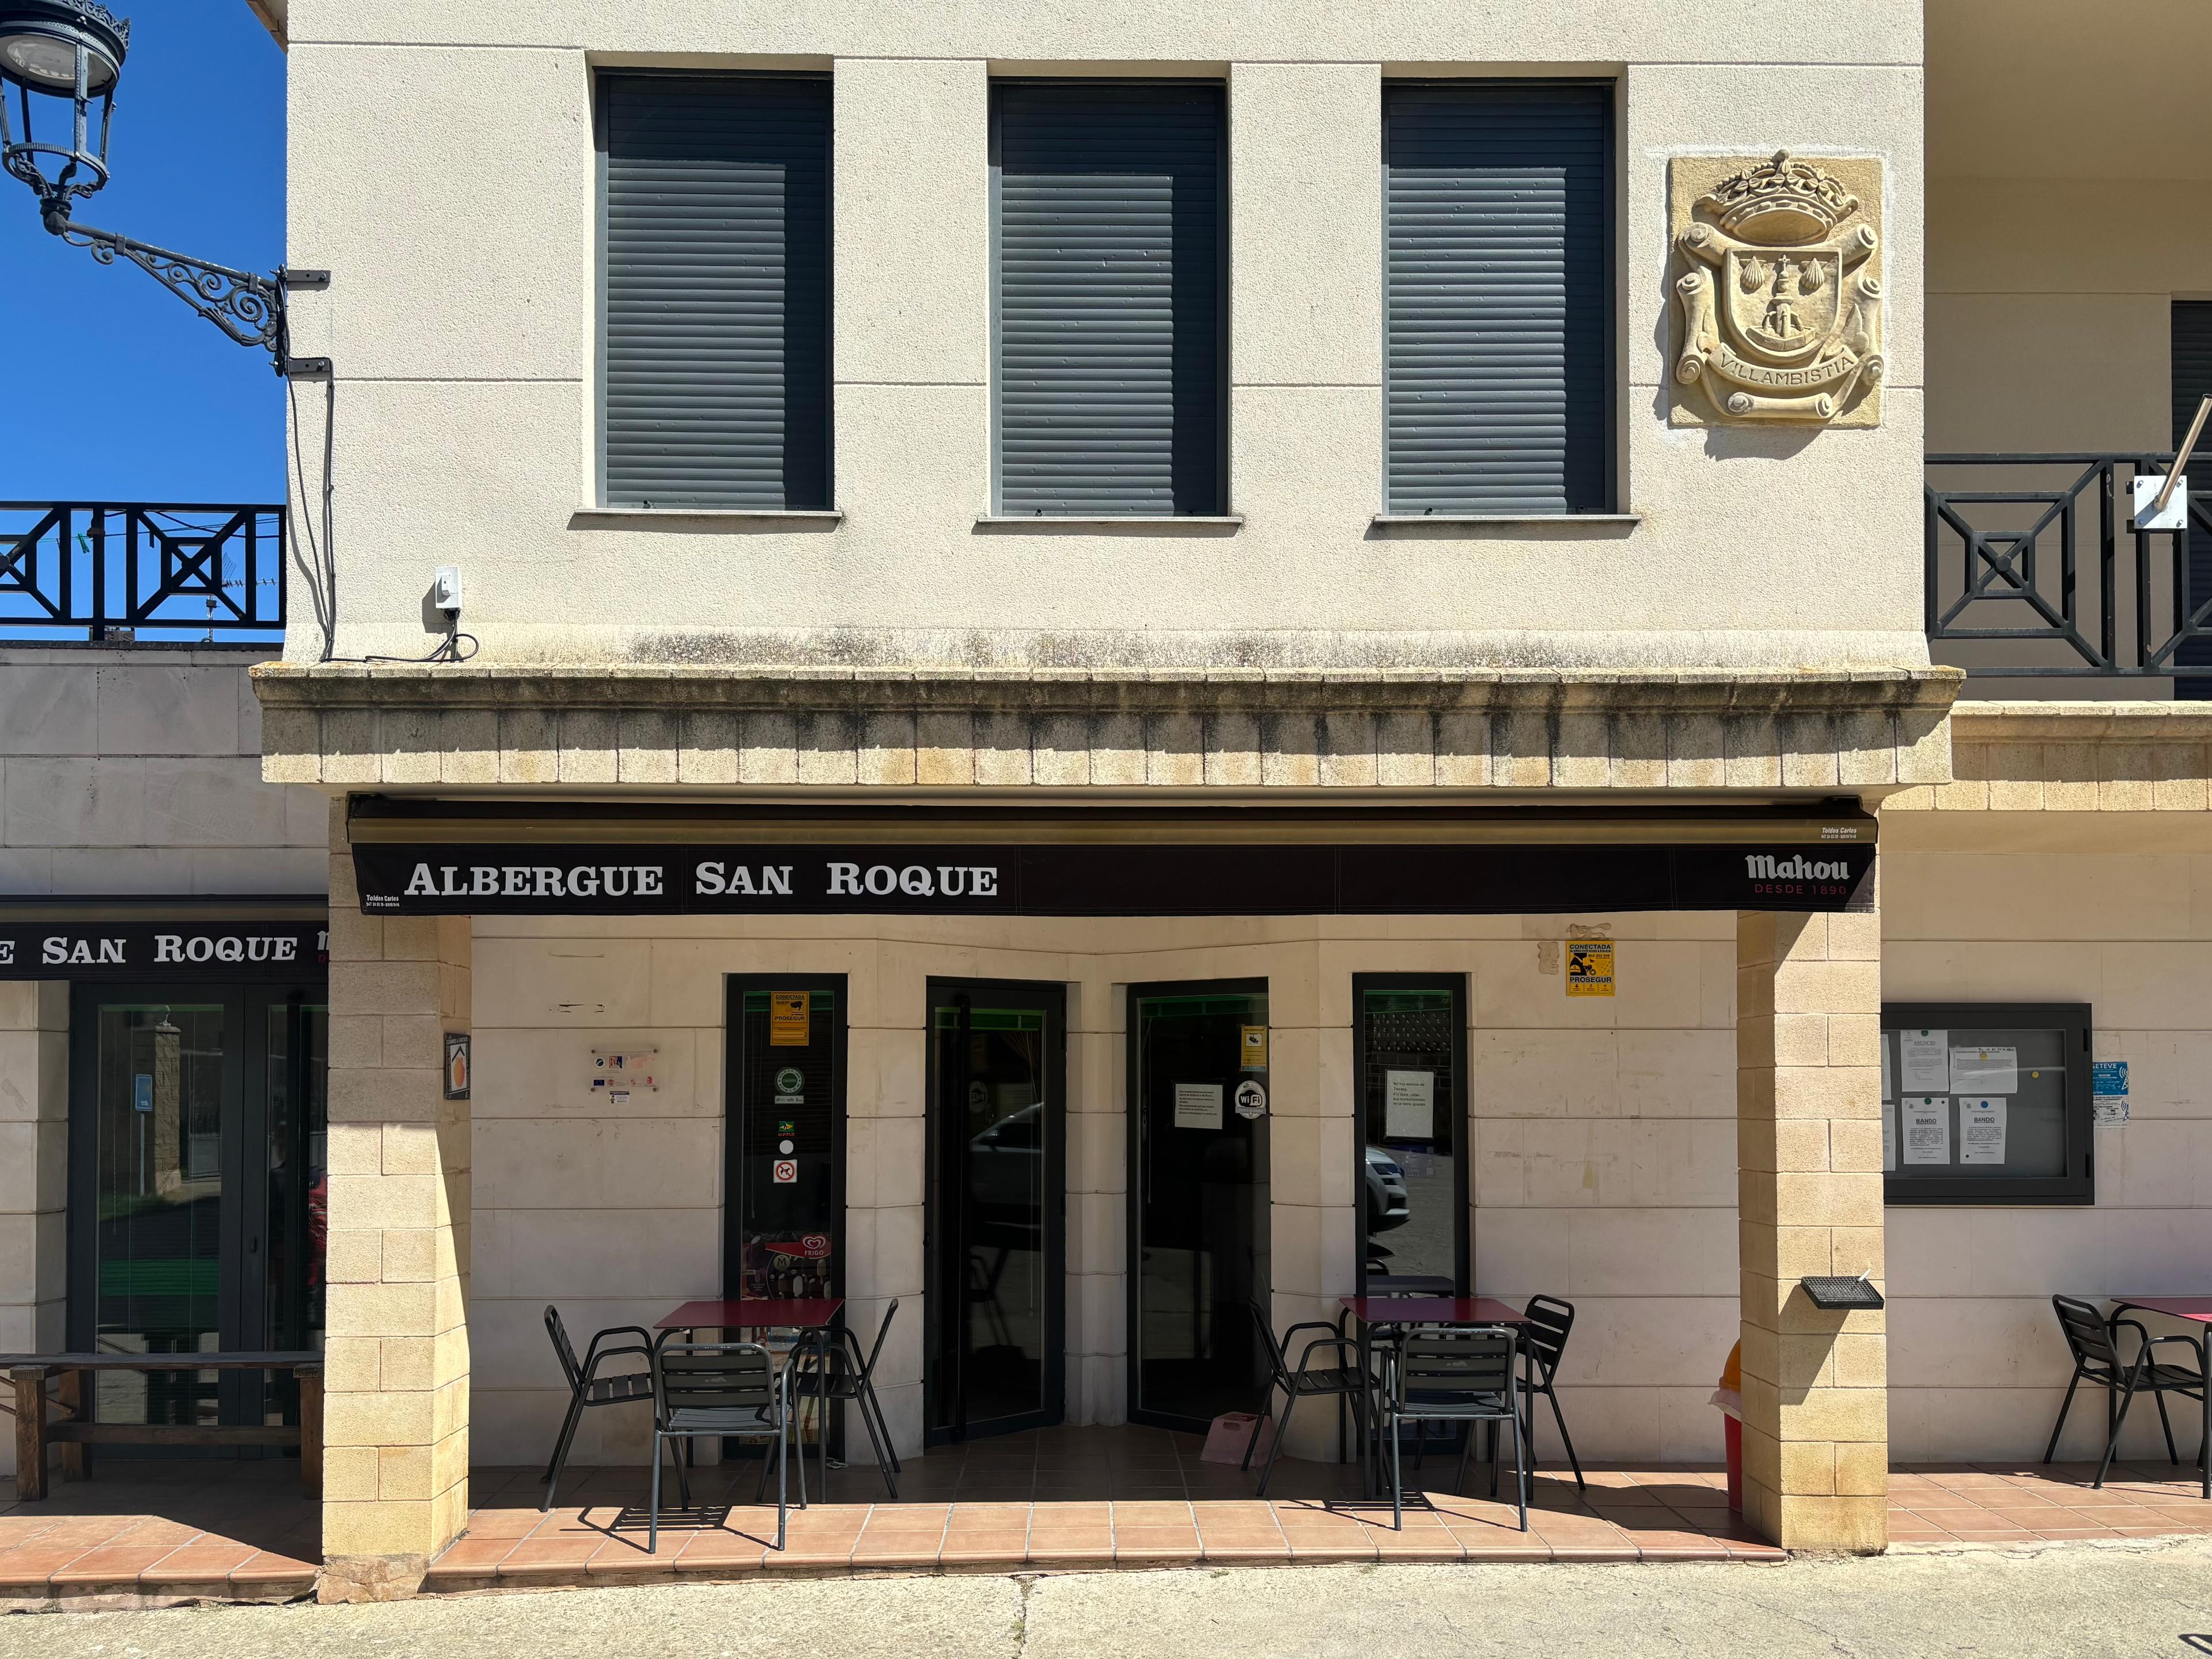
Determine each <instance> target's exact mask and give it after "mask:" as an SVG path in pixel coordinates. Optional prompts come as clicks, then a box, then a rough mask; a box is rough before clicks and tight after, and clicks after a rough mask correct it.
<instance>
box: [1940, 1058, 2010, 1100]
mask: <svg viewBox="0 0 2212 1659" xmlns="http://www.w3.org/2000/svg"><path fill="white" fill-rule="evenodd" d="M1951 1092H1952V1093H1953V1094H1954V1095H2016V1094H2018V1093H2019V1092H2020V1050H2019V1049H2017V1048H1954V1049H1952V1050H1951Z"/></svg>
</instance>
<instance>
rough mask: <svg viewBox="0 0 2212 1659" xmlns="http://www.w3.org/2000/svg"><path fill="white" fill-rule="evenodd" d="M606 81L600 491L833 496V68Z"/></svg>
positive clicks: (602, 91) (791, 504)
mask: <svg viewBox="0 0 2212 1659" xmlns="http://www.w3.org/2000/svg"><path fill="white" fill-rule="evenodd" d="M599 153H600V177H601V181H602V184H601V191H600V216H601V217H600V249H601V258H602V261H603V271H602V278H601V281H602V291H603V295H604V299H603V303H604V306H605V310H604V312H603V313H602V317H601V337H600V350H599V363H600V371H599V372H600V388H599V390H600V444H599V477H600V497H601V500H602V501H603V502H604V503H605V505H607V506H609V507H697V508H706V509H722V510H728V509H744V508H757V509H765V510H769V511H776V510H784V511H790V510H797V509H810V508H825V507H829V82H828V81H827V80H826V79H824V78H823V77H820V76H785V75H647V74H606V75H602V76H600V77H599Z"/></svg>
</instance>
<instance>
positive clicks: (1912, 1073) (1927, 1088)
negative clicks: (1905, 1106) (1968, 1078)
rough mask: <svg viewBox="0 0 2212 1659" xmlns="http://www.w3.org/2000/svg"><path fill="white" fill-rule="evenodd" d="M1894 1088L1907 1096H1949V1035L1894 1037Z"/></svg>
mask: <svg viewBox="0 0 2212 1659" xmlns="http://www.w3.org/2000/svg"><path fill="white" fill-rule="evenodd" d="M1897 1050H1898V1054H1897V1059H1898V1070H1899V1072H1900V1073H1903V1075H1902V1076H1901V1077H1899V1079H1898V1082H1897V1086H1898V1088H1899V1089H1900V1090H1901V1091H1904V1092H1905V1093H1906V1094H1908V1095H1932V1094H1936V1093H1937V1092H1939V1091H1941V1092H1944V1093H1948V1092H1949V1091H1950V1087H1951V1034H1950V1033H1949V1032H1948V1031H1899V1033H1898V1034H1897Z"/></svg>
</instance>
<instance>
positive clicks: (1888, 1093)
mask: <svg viewBox="0 0 2212 1659" xmlns="http://www.w3.org/2000/svg"><path fill="white" fill-rule="evenodd" d="M1881 1097H1882V1098H1883V1099H1884V1100H1894V1099H1896V1098H1897V1090H1896V1087H1895V1086H1894V1085H1893V1084H1892V1083H1891V1082H1890V1080H1889V1033H1888V1032H1887V1031H1884V1032H1883V1033H1882V1034H1881Z"/></svg>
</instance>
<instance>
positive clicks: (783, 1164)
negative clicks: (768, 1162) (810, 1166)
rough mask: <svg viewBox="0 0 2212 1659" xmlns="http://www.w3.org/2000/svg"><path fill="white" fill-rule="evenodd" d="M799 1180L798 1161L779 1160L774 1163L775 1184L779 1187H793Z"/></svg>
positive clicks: (789, 1159) (790, 1159)
mask: <svg viewBox="0 0 2212 1659" xmlns="http://www.w3.org/2000/svg"><path fill="white" fill-rule="evenodd" d="M798 1180H799V1160H798V1159H797V1158H778V1159H776V1161H775V1184H776V1185H777V1186H779V1187H789V1186H793V1185H795V1184H796V1183H797V1182H798Z"/></svg>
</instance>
